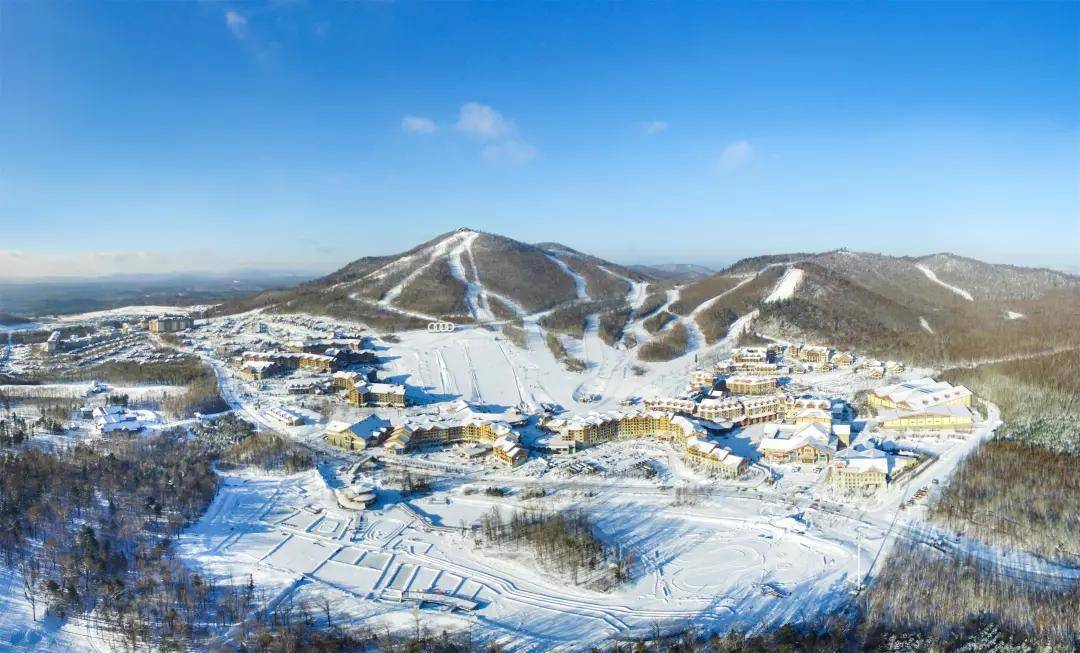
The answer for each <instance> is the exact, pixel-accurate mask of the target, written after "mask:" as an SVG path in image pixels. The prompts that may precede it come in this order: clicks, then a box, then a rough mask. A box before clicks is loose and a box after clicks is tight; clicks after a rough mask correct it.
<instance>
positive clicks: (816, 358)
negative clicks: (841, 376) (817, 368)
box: [798, 345, 832, 363]
mask: <svg viewBox="0 0 1080 653" xmlns="http://www.w3.org/2000/svg"><path fill="white" fill-rule="evenodd" d="M831 353H832V350H831V349H829V348H828V347H825V346H823V345H802V346H801V347H799V349H798V358H799V360H801V361H803V362H806V363H826V362H828V360H829V354H831Z"/></svg>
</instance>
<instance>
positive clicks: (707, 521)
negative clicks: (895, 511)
mask: <svg viewBox="0 0 1080 653" xmlns="http://www.w3.org/2000/svg"><path fill="white" fill-rule="evenodd" d="M323 473H324V474H325V473H326V470H325V468H324V470H323ZM330 482H334V481H333V479H331V480H330ZM459 490H460V486H457V487H454V486H453V484H451V486H450V487H448V488H446V489H445V490H444V491H441V492H436V493H435V495H433V498H430V499H420V500H416V501H414V502H408V501H402V500H400V499H397V498H390V499H388V500H385V501H380V503H378V504H376V506H375V507H374V509H372V510H369V511H367V512H365V513H364V514H363V516H362V517H360V516H359V515H357V514H356V513H350V512H346V511H343V510H341V509H339V508H338V507H337V506H336V503H335V502H334V499H333V495H332V493H331V492H330V491H329V490H328V489H327V484H326V479H325V478H324V477H323V476H322V475H321V474H320V473H319V472H316V471H311V472H307V473H303V474H297V475H293V476H286V477H254V476H246V475H236V476H229V477H227V479H226V483H225V485H224V487H223V489H222V490H221V491H220V492H219V494H218V496H217V498H216V499H215V501H214V503H213V505H212V506H211V508H210V510H209V511H208V512H207V514H206V515H205V516H204V517H203V518H202V519H201V520H200V521H199V522H197V523H196V524H195V525H194V526H193V527H192V528H191V529H189V531H188V532H187V533H186V534H185V535H184V536H183V537H182V538H181V540H180V542H179V544H180V551H181V553H182V554H183V555H184V556H185V557H190V558H191V559H192V560H193V561H195V562H197V563H198V564H199V565H201V566H203V568H204V569H206V570H207V571H211V572H213V573H214V574H215V575H218V576H220V577H231V578H233V579H236V580H237V581H239V582H243V581H244V579H246V578H247V577H248V575H249V574H250V575H251V576H252V578H253V579H254V580H255V582H256V583H257V584H258V585H259V586H260V587H261V588H263V589H264V590H265V591H267V592H268V594H269V599H270V601H271V602H274V601H281V600H290V601H307V602H308V603H309V604H312V605H315V604H317V601H319V600H320V598H319V597H321V596H323V595H329V598H331V600H332V604H333V606H334V607H333V610H334V611H335V613H336V616H335V619H336V620H337V621H339V622H346V623H354V624H361V623H362V624H364V625H366V626H369V627H376V626H381V625H382V624H384V623H385V624H388V625H391V627H394V626H397V625H401V624H403V623H409V622H410V620H411V618H412V615H413V614H414V608H413V606H414V605H415V603H414V602H413V601H411V600H409V597H410V596H415V593H431V594H437V595H443V596H445V597H447V598H446V599H444V602H445V604H444V605H440V604H439V603H438V602H436V601H432V602H426V603H424V606H425V609H424V610H423V615H424V616H423V619H424V622H425V623H426V624H438V627H439V628H446V629H456V628H466V627H467V628H469V629H470V630H471V632H472V634H473V636H474V638H475V639H476V640H477V641H481V642H492V643H494V642H498V643H499V644H500V645H502V646H504V647H509V648H511V649H514V650H547V649H551V648H553V647H557V646H566V647H568V648H579V647H587V646H588V645H589V644H590V643H596V642H599V641H602V640H607V639H610V638H612V637H620V636H626V637H630V636H633V635H634V634H636V633H637V634H648V633H651V632H653V631H654V629H656V628H661V629H663V630H666V629H669V628H682V627H686V626H688V625H691V624H693V625H697V626H714V627H727V626H731V625H738V626H740V627H743V628H750V629H752V628H758V627H766V626H768V625H769V624H773V623H780V622H782V621H786V620H791V619H805V618H808V617H811V616H813V615H815V614H827V613H829V612H830V611H834V610H836V609H838V608H839V607H840V606H841V605H842V604H843V603H844V602H845V601H846V598H847V595H846V590H847V588H848V587H849V585H848V577H849V575H853V574H854V572H855V568H856V560H855V551H856V550H855V545H854V544H853V541H854V540H853V538H852V537H851V535H852V534H851V533H850V532H846V531H845V529H846V526H847V525H846V524H840V525H839V528H840V530H835V527H833V526H823V527H815V528H814V529H813V532H802V531H804V528H803V526H802V524H801V523H799V522H794V521H792V520H790V519H785V517H786V513H785V510H784V508H783V506H779V505H774V504H770V503H767V502H762V501H760V500H758V499H756V498H751V497H749V496H747V497H741V498H734V497H722V498H708V499H705V500H703V501H701V502H700V503H698V504H697V505H693V506H689V507H672V505H671V504H672V498H671V496H669V495H667V494H665V493H663V492H656V491H650V490H649V489H648V488H646V487H642V488H639V489H638V490H637V491H634V490H632V489H631V490H630V491H627V492H623V491H620V490H619V489H618V488H617V487H613V488H612V489H611V491H603V492H589V493H583V492H578V491H574V490H560V491H558V492H556V493H555V494H554V495H553V496H551V497H550V498H548V499H543V501H546V502H548V503H549V504H553V503H554V504H557V503H565V504H573V505H574V506H575V507H578V508H581V509H584V510H586V511H588V512H589V513H590V515H591V516H592V517H593V518H594V519H595V522H596V524H597V526H598V528H599V529H600V530H601V531H602V534H603V537H604V539H606V540H609V541H613V542H618V543H619V544H620V546H621V547H623V548H624V550H630V551H632V552H633V554H634V557H635V559H636V564H635V565H634V566H635V569H634V571H633V573H632V579H631V580H630V581H629V582H628V583H626V584H625V585H623V586H620V587H619V588H617V589H616V590H615V591H613V592H610V593H601V592H595V591H590V590H586V589H582V588H579V587H575V586H573V585H571V584H569V583H563V582H560V581H559V580H558V578H557V577H556V576H554V575H551V574H548V573H545V572H544V571H542V570H538V569H536V568H535V566H534V565H533V564H532V563H531V561H530V560H529V559H528V558H527V556H523V557H522V558H517V557H516V556H515V555H513V554H512V553H511V552H505V551H500V550H498V549H490V548H481V547H478V546H477V545H476V544H475V542H474V541H473V539H472V538H473V536H472V534H471V533H469V532H468V531H467V530H466V531H462V530H461V529H460V528H459V527H458V524H471V523H473V522H474V521H475V520H476V518H477V517H478V516H479V515H481V514H483V513H485V512H488V511H489V510H491V509H492V508H496V509H500V510H501V511H504V512H506V513H508V512H511V511H513V510H515V509H521V508H522V507H523V506H525V505H529V502H532V504H533V505H535V502H536V501H537V500H535V499H533V500H528V501H524V500H521V499H518V498H516V497H515V496H513V495H511V496H509V497H487V496H477V495H470V496H464V495H462V494H461V493H460V491H459ZM439 524H444V526H440V525H439ZM860 528H862V529H863V531H864V532H863V543H864V546H867V550H866V551H864V553H863V556H864V564H865V561H867V560H869V557H870V554H871V553H872V551H873V550H874V549H873V548H871V545H873V544H875V541H876V542H877V543H880V540H881V538H882V537H883V535H884V534H883V532H882V531H881V530H880V529H878V528H876V527H873V526H866V525H864V526H861V527H860ZM763 583H764V584H765V585H767V586H770V587H773V588H775V589H776V590H777V594H780V595H783V596H782V597H781V596H777V595H775V594H768V593H764V592H763V591H762V584H763ZM403 599H404V602H402V601H403ZM453 599H464V600H465V601H466V602H473V603H475V606H476V607H475V609H474V610H472V611H469V610H462V611H459V612H456V613H451V612H449V606H450V605H452V601H453Z"/></svg>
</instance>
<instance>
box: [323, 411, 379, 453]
mask: <svg viewBox="0 0 1080 653" xmlns="http://www.w3.org/2000/svg"><path fill="white" fill-rule="evenodd" d="M392 428H393V427H392V426H391V425H390V422H388V421H387V420H384V419H382V418H381V417H378V416H376V415H372V416H370V417H367V418H365V419H363V420H361V421H359V422H340V421H334V422H330V423H329V424H327V425H326V435H325V437H326V441H327V442H328V443H330V444H332V445H334V446H335V447H341V448H342V449H348V450H349V451H361V450H363V449H367V448H368V447H370V446H373V445H375V444H378V443H379V442H380V441H381V440H382V439H383V438H384V437H385V436H386V434H387V433H389V432H390V431H391V430H392Z"/></svg>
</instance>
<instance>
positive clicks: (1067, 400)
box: [941, 350, 1080, 456]
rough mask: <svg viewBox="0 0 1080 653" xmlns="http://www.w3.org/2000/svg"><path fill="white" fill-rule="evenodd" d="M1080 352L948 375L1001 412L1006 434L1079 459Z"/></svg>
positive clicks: (992, 365) (1037, 357)
mask: <svg viewBox="0 0 1080 653" xmlns="http://www.w3.org/2000/svg"><path fill="white" fill-rule="evenodd" d="M1077 369H1080V350H1073V351H1067V352H1062V353H1057V354H1050V355H1046V356H1036V357H1033V358H1026V359H1019V360H1013V361H1007V362H1002V363H994V364H990V365H981V366H979V367H975V368H970V369H969V368H956V369H951V370H946V371H945V372H944V373H943V374H942V375H941V378H942V379H944V380H946V381H949V382H951V383H957V384H963V385H966V386H967V387H968V388H970V389H971V390H972V392H974V393H975V394H977V395H978V396H980V397H984V398H986V399H988V400H990V401H991V402H993V403H995V404H997V405H998V407H1000V408H1001V415H1002V418H1003V419H1004V421H1005V426H1006V432H1007V433H1008V434H1009V435H1011V436H1013V437H1016V438H1019V439H1021V440H1023V441H1025V442H1028V443H1031V444H1035V445H1038V446H1040V447H1045V448H1047V449H1049V450H1051V451H1057V452H1060V453H1067V454H1072V455H1074V456H1076V455H1080V374H1077V372H1076V370H1077Z"/></svg>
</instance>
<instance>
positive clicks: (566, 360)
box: [545, 331, 588, 372]
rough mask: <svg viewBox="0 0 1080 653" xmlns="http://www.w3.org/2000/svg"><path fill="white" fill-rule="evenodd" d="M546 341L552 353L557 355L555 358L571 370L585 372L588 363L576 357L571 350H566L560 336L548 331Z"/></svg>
mask: <svg viewBox="0 0 1080 653" xmlns="http://www.w3.org/2000/svg"><path fill="white" fill-rule="evenodd" d="M545 340H546V342H547V346H548V349H550V350H551V353H552V355H554V356H555V360H557V361H559V362H560V363H562V364H563V367H565V368H566V369H567V370H569V371H570V372H584V371H585V370H586V369H587V368H588V365H586V363H585V361H583V360H581V359H580V358H575V357H573V356H571V355H570V352H568V351H566V347H564V346H563V344H562V342H560V341H559V338H558V336H556V335H555V334H554V333H552V332H550V331H549V332H548V333H547V337H546V339H545Z"/></svg>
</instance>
